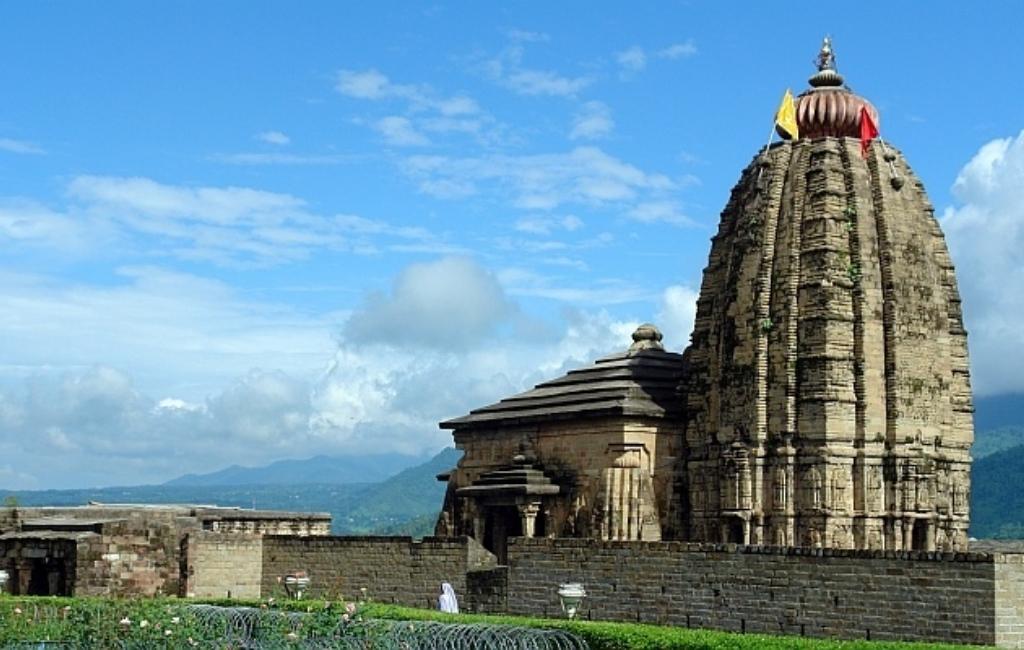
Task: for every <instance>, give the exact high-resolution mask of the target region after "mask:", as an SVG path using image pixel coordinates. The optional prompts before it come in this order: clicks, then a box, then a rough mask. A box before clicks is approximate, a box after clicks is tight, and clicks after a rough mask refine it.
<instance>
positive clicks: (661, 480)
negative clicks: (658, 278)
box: [436, 326, 683, 558]
mask: <svg viewBox="0 0 1024 650" xmlns="http://www.w3.org/2000/svg"><path fill="white" fill-rule="evenodd" d="M661 338H662V335H661V333H660V332H659V331H658V330H657V329H655V328H654V327H652V326H643V327H640V328H639V329H637V331H636V332H635V333H634V334H633V344H632V345H631V346H630V348H629V349H628V350H627V351H626V352H623V353H621V354H616V355H612V356H609V357H605V358H603V359H599V360H598V361H597V362H596V363H595V364H594V365H593V366H591V367H589V368H583V369H580V370H574V371H572V372H570V373H569V374H567V375H565V376H564V377H560V378H558V379H555V380H552V381H549V382H545V383H543V384H540V385H539V386H537V387H536V388H534V389H533V390H530V391H527V392H525V393H522V394H520V395H515V396H513V397H509V398H507V399H504V400H502V401H500V402H498V403H497V404H493V405H491V406H487V407H484V408H481V409H477V410H475V411H473V412H471V413H470V414H469V415H466V416H464V417H461V418H456V419H454V420H449V421H447V422H443V423H442V424H441V426H442V427H444V428H448V429H452V430H453V431H454V436H455V443H456V445H457V446H458V447H459V448H460V449H463V450H464V451H465V455H464V456H463V457H462V459H461V460H460V461H459V465H458V467H457V468H456V469H454V470H453V471H452V472H451V473H450V474H446V475H442V476H441V477H439V478H443V479H444V480H447V481H448V486H449V487H448V491H447V495H446V497H445V504H444V508H443V511H442V513H441V517H440V520H439V523H438V529H437V531H436V532H437V534H438V535H472V536H474V537H475V538H476V539H477V540H479V541H481V542H482V543H483V544H484V546H485V547H486V548H488V549H490V550H492V551H493V552H494V553H495V554H496V555H497V556H498V557H499V558H504V556H505V540H506V539H507V538H509V537H516V536H526V537H533V536H535V535H536V536H554V537H597V538H600V539H610V540H660V539H661V538H662V537H663V536H677V535H678V534H679V526H678V524H677V522H678V519H679V515H680V510H679V505H680V504H679V494H678V491H677V484H678V472H677V469H678V467H679V465H678V463H679V461H680V460H681V459H680V451H681V444H682V424H683V419H682V416H683V411H682V402H681V400H680V399H679V394H678V392H677V388H678V386H679V382H680V380H681V378H682V370H683V361H682V355H680V354H677V353H673V352H666V351H665V349H664V348H663V347H662V344H661Z"/></svg>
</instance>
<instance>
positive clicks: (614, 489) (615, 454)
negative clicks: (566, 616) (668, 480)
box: [596, 442, 661, 541]
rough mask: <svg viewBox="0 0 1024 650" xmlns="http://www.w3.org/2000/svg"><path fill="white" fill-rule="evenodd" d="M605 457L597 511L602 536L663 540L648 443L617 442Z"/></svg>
mask: <svg viewBox="0 0 1024 650" xmlns="http://www.w3.org/2000/svg"><path fill="white" fill-rule="evenodd" d="M605 457H606V461H605V467H604V469H602V470H601V481H600V485H599V488H598V494H597V510H598V513H596V514H597V517H596V519H597V521H599V522H600V524H599V528H600V536H601V538H602V539H610V540H654V541H657V540H660V539H661V525H660V517H659V513H658V502H657V495H656V494H655V488H654V480H653V472H652V469H653V468H652V467H651V454H650V452H649V451H648V449H647V447H646V445H644V444H642V443H631V442H613V443H610V444H609V445H608V447H607V448H606V449H605Z"/></svg>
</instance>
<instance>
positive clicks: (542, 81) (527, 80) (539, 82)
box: [502, 70, 591, 97]
mask: <svg viewBox="0 0 1024 650" xmlns="http://www.w3.org/2000/svg"><path fill="white" fill-rule="evenodd" d="M502 80H503V82H504V84H505V85H506V86H508V87H509V88H510V89H511V90H513V91H514V92H516V93H518V94H520V95H552V96H555V97H571V96H573V95H576V94H577V93H578V92H580V91H581V90H583V89H584V88H586V87H587V86H589V85H590V83H591V80H590V79H589V78H587V77H565V76H562V75H560V74H558V73H557V72H553V71H551V70H515V71H513V72H511V73H509V74H508V75H507V76H505V77H504V78H503V79H502Z"/></svg>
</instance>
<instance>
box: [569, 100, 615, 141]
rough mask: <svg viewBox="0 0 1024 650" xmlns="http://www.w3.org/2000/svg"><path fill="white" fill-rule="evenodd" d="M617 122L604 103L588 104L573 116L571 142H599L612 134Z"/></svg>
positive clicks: (570, 133)
mask: <svg viewBox="0 0 1024 650" xmlns="http://www.w3.org/2000/svg"><path fill="white" fill-rule="evenodd" d="M614 128H615V121H614V120H612V113H611V110H609V108H608V106H606V105H605V104H603V103H602V102H586V103H585V104H583V105H582V106H581V107H580V110H579V111H578V112H577V113H576V115H574V116H573V121H572V130H571V131H570V132H569V139H571V140H597V139H599V138H603V137H605V136H607V135H608V134H609V133H611V132H612V129H614Z"/></svg>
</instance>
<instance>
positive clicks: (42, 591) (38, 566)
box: [26, 558, 69, 596]
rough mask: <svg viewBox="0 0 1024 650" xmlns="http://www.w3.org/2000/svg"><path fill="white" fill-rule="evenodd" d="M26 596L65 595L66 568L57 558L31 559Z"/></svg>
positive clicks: (66, 593)
mask: <svg viewBox="0 0 1024 650" xmlns="http://www.w3.org/2000/svg"><path fill="white" fill-rule="evenodd" d="M26 595H28V596H67V595H69V594H68V592H67V570H66V568H65V566H64V562H63V561H62V560H60V559H58V558H44V559H39V560H33V561H32V568H31V570H30V572H29V579H28V590H27V594H26Z"/></svg>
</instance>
